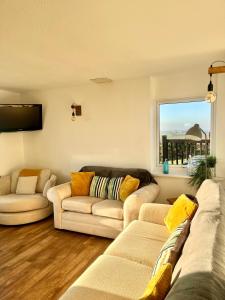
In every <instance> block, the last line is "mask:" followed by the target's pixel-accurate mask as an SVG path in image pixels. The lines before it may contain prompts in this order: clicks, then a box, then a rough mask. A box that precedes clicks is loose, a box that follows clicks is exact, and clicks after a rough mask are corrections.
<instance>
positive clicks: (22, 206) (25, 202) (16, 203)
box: [0, 194, 49, 213]
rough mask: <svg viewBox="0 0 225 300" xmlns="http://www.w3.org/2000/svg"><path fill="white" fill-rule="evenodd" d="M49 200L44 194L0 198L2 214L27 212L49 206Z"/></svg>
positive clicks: (12, 195) (14, 195)
mask: <svg viewBox="0 0 225 300" xmlns="http://www.w3.org/2000/svg"><path fill="white" fill-rule="evenodd" d="M48 203H49V202H48V199H47V198H45V197H43V195H42V194H34V195H17V194H9V195H4V196H0V212H7V213H10V212H25V211H30V210H35V209H40V208H45V207H47V206H48Z"/></svg>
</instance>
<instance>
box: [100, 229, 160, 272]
mask: <svg viewBox="0 0 225 300" xmlns="http://www.w3.org/2000/svg"><path fill="white" fill-rule="evenodd" d="M159 226H160V225H159ZM129 227H130V226H128V227H127V228H129ZM127 228H126V229H125V230H124V231H123V232H122V233H121V234H120V235H119V236H118V237H117V238H116V239H115V241H113V242H112V244H110V246H109V247H108V248H107V249H106V251H105V254H108V255H113V256H118V257H122V258H126V259H129V260H131V261H135V262H137V263H140V264H144V265H146V266H149V267H153V266H154V264H155V261H156V259H157V257H158V256H159V252H160V250H161V248H162V246H163V244H164V241H160V240H157V239H154V238H152V239H151V238H148V237H144V236H141V235H140V236H139V235H137V234H133V233H132V231H130V230H127Z"/></svg>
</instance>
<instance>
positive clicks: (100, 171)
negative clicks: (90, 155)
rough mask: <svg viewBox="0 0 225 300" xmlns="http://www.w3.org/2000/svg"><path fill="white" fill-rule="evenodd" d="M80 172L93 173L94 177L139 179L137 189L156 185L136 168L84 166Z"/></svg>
mask: <svg viewBox="0 0 225 300" xmlns="http://www.w3.org/2000/svg"><path fill="white" fill-rule="evenodd" d="M80 171H81V172H95V175H96V176H103V177H110V178H112V177H126V175H130V176H132V177H135V178H138V179H140V185H139V188H141V187H143V186H146V185H148V184H150V183H157V182H156V181H155V179H154V177H153V176H152V175H151V173H150V172H149V171H147V170H145V169H136V168H112V167H101V166H85V167H82V168H81V170H80Z"/></svg>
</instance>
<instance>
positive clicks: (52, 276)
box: [0, 217, 111, 300]
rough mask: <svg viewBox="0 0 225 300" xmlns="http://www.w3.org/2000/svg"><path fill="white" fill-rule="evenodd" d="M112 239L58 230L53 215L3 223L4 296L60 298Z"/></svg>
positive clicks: (0, 263)
mask: <svg viewBox="0 0 225 300" xmlns="http://www.w3.org/2000/svg"><path fill="white" fill-rule="evenodd" d="M110 243H111V240H110V239H105V238H100V237H94V236H90V235H85V234H80V233H76V232H70V231H65V230H56V229H54V226H53V219H52V217H50V218H48V219H46V220H43V221H40V222H37V223H33V224H29V225H23V226H1V225H0V299H1V300H9V299H10V300H12V299H13V300H31V299H32V300H46V299H51V300H52V299H59V297H60V296H61V295H62V294H63V293H64V292H65V290H66V289H67V288H68V287H69V286H70V284H71V283H72V282H73V281H74V280H75V279H76V278H77V277H78V276H79V275H80V274H81V273H82V272H83V271H84V270H85V269H86V268H87V267H88V266H89V265H90V264H91V263H92V262H93V261H94V260H95V259H96V258H97V257H98V256H99V255H100V254H102V253H103V252H104V250H105V249H106V248H107V246H108V245H109V244H110Z"/></svg>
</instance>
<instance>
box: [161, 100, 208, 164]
mask: <svg viewBox="0 0 225 300" xmlns="http://www.w3.org/2000/svg"><path fill="white" fill-rule="evenodd" d="M158 117H159V143H158V147H159V149H158V151H159V152H158V153H159V163H160V164H161V163H163V161H164V160H165V159H168V161H169V164H171V165H180V166H181V165H185V164H187V161H188V158H189V157H190V155H191V156H192V157H193V156H199V155H205V153H207V154H209V153H210V132H211V105H210V104H209V103H207V102H205V101H203V100H202V99H199V100H191V101H179V102H170V103H168V102H167V103H159V108H158ZM195 124H198V125H199V127H200V128H201V133H202V135H201V137H199V138H197V137H196V138H195V137H193V136H187V135H186V133H187V131H188V130H189V129H190V128H192V127H193V126H194V125H195Z"/></svg>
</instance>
